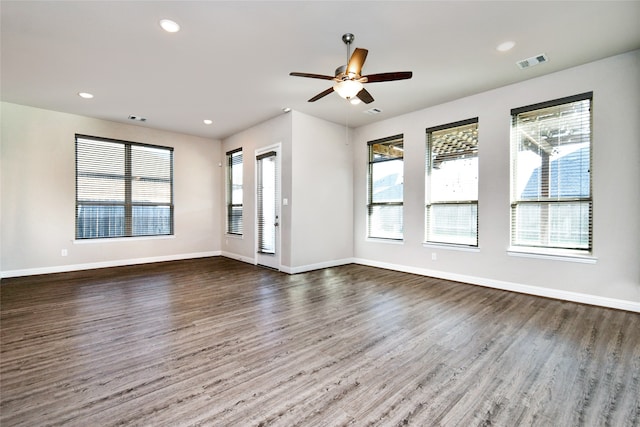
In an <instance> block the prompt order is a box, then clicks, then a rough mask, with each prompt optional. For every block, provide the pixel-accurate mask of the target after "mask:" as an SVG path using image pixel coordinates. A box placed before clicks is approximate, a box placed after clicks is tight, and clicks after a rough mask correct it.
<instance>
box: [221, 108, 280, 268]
mask: <svg viewBox="0 0 640 427" xmlns="http://www.w3.org/2000/svg"><path fill="white" fill-rule="evenodd" d="M291 121H292V115H291V114H283V115H280V116H277V117H275V118H273V119H271V120H267V121H266V122H263V123H260V124H257V125H255V126H252V127H251V128H249V129H247V130H244V131H242V132H239V133H237V134H235V135H233V136H230V137H228V138H225V139H224V140H223V141H222V147H221V150H220V156H221V157H222V158H223V159H225V158H226V153H227V152H229V151H231V150H235V149H237V148H242V150H243V151H242V155H243V180H242V185H243V216H242V220H243V235H242V237H237V236H232V235H226V234H224V231H225V230H226V224H225V222H226V218H225V206H226V201H225V189H224V185H225V183H224V182H223V184H222V185H223V187H222V193H221V195H220V198H219V199H218V201H219V203H220V206H221V208H220V211H221V212H222V217H221V218H220V227H221V229H222V230H223V242H222V253H223V255H225V256H228V257H231V258H236V259H240V260H242V261H245V262H249V263H255V256H256V250H255V236H256V229H255V214H256V206H255V188H256V161H255V155H256V150H259V149H261V148H265V147H269V146H272V145H274V144H281V152H280V157H281V158H280V169H281V174H282V183H281V187H282V189H281V192H282V197H286V198H288V197H290V195H291ZM223 163H224V160H223ZM221 173H223V174H224V171H222V172H221ZM280 233H281V247H282V250H281V263H282V264H285V265H289V263H290V262H291V250H290V247H291V244H290V242H291V217H290V211H289V210H288V209H286V207H283V208H282V210H281V218H280Z"/></svg>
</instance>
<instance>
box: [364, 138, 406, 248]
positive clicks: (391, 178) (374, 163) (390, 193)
mask: <svg viewBox="0 0 640 427" xmlns="http://www.w3.org/2000/svg"><path fill="white" fill-rule="evenodd" d="M368 147H369V172H368V205H367V208H368V237H372V238H381V239H393V240H402V238H403V200H404V199H403V198H404V141H403V136H402V135H396V136H393V137H389V138H384V139H379V140H375V141H370V142H369V143H368Z"/></svg>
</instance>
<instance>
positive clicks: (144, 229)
mask: <svg viewBox="0 0 640 427" xmlns="http://www.w3.org/2000/svg"><path fill="white" fill-rule="evenodd" d="M168 234H173V149H172V148H166V147H158V146H153V145H145V144H138V143H132V142H126V141H117V140H112V139H105V138H97V137H91V136H84V135H76V238H77V239H92V238H107V237H133V236H154V235H168Z"/></svg>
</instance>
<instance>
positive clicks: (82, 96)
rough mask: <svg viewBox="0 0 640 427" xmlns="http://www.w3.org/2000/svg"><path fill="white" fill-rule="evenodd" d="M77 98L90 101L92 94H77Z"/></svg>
mask: <svg viewBox="0 0 640 427" xmlns="http://www.w3.org/2000/svg"><path fill="white" fill-rule="evenodd" d="M78 96H79V97H80V98H84V99H91V98H93V94H92V93H89V92H78Z"/></svg>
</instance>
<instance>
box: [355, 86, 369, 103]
mask: <svg viewBox="0 0 640 427" xmlns="http://www.w3.org/2000/svg"><path fill="white" fill-rule="evenodd" d="M356 96H357V97H358V98H360V101H362V102H364V103H365V104H371V103H372V102H373V96H371V94H370V93H369V92H368V91H367V90H366V89H362V90H361V91H360V92H358V94H357V95H356Z"/></svg>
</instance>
